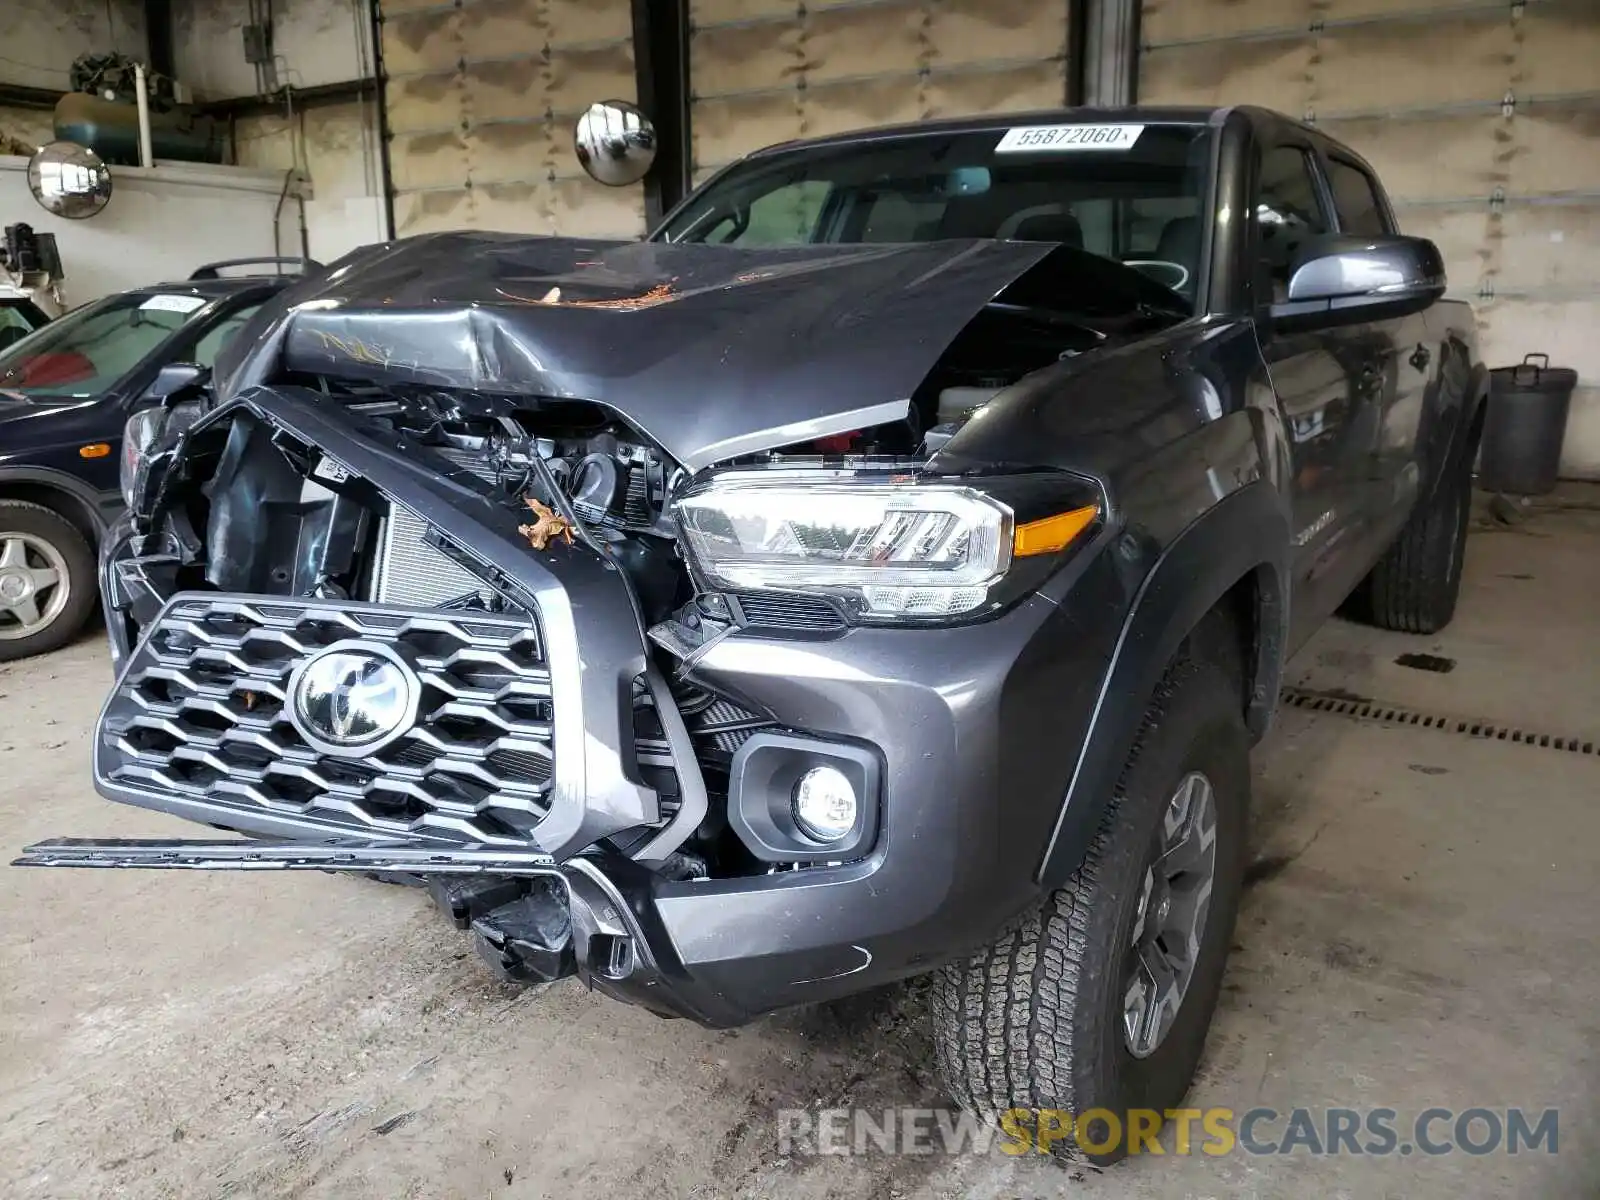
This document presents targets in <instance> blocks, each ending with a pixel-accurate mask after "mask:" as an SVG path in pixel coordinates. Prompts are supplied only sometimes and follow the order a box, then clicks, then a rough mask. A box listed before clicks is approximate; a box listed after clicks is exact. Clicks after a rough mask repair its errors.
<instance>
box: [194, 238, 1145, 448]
mask: <svg viewBox="0 0 1600 1200" xmlns="http://www.w3.org/2000/svg"><path fill="white" fill-rule="evenodd" d="M1055 249H1056V248H1055V247H1052V246H1050V245H1046V244H1041V243H1030V242H996V241H988V240H971V241H946V242H928V243H919V244H914V245H881V246H880V245H827V246H800V247H784V248H781V249H760V250H742V249H734V248H731V247H722V246H705V245H673V244H669V243H658V242H620V243H619V242H604V241H589V240H580V239H574V238H535V237H523V236H514V235H507V234H486V233H455V234H440V235H435V236H430V237H422V238H413V239H408V240H406V241H402V242H396V243H390V244H388V245H385V246H381V247H371V248H369V249H367V250H363V251H358V252H356V254H354V255H352V256H351V257H350V258H348V259H345V260H344V261H343V262H342V263H340V264H337V265H336V266H335V267H334V269H333V270H331V271H330V272H328V273H327V274H325V275H323V276H320V277H319V278H317V279H316V280H314V281H308V282H307V283H305V284H301V285H298V286H296V287H295V288H293V289H291V290H290V291H288V292H286V293H285V294H284V295H283V296H282V297H281V298H280V299H279V300H278V301H277V302H275V303H274V304H272V305H271V306H270V307H271V308H272V310H273V312H274V314H275V316H274V318H273V319H272V320H270V321H261V322H257V323H255V324H254V325H253V327H252V329H251V331H250V335H253V336H250V335H247V336H245V337H241V338H238V339H236V341H235V344H234V346H232V347H230V348H229V351H230V353H229V354H228V355H227V356H225V358H224V361H223V363H222V364H221V365H220V366H219V370H218V378H219V384H220V387H219V390H220V393H221V394H222V395H223V396H224V397H227V396H231V395H234V394H237V393H238V392H239V391H241V390H242V389H244V388H246V387H249V386H251V385H252V384H256V383H263V382H268V381H269V379H270V377H271V374H272V371H273V369H274V368H275V367H276V366H279V365H281V366H282V367H284V368H287V369H289V370H294V371H304V372H311V373H319V374H325V375H331V376H338V377H343V378H362V379H369V380H391V381H395V382H406V383H412V384H432V385H436V386H443V387H451V388H467V389H472V390H476V391H482V392H494V393H501V394H515V395H532V396H553V397H567V398H574V399H584V400H592V401H597V402H599V403H601V404H604V405H606V406H608V407H610V408H612V409H614V410H615V411H617V412H618V413H620V414H621V415H622V416H624V417H625V418H626V419H628V420H629V421H631V422H632V423H633V424H634V425H636V426H638V427H639V428H640V429H641V430H643V431H644V432H645V433H646V434H648V435H649V436H650V437H652V438H654V439H655V440H656V441H657V442H659V443H660V445H661V446H662V448H663V449H665V450H666V451H667V452H668V453H669V454H671V455H672V456H673V457H674V458H676V459H677V460H678V461H679V462H681V463H682V464H684V465H685V466H686V467H688V468H690V469H691V470H697V469H699V468H701V467H704V466H707V465H710V464H711V463H714V462H717V461H719V460H721V459H725V458H730V457H733V456H734V455H738V454H746V453H753V452H756V451H759V450H763V449H768V448H772V447H776V446H780V445H785V444H788V443H792V442H797V441H802V440H805V439H808V438H813V437H821V436H826V435H828V434H831V433H841V432H845V431H848V430H852V429H857V428H862V427H865V426H870V425H874V424H880V423H883V422H887V421H892V420H896V419H899V418H901V417H903V416H904V415H905V414H906V411H907V406H908V403H909V400H910V397H911V394H912V392H913V391H914V390H915V389H916V387H917V385H918V384H919V383H921V382H922V380H923V378H924V377H925V376H926V375H927V373H928V371H929V370H930V369H931V368H932V367H933V365H934V363H935V362H936V361H937V360H938V358H939V356H940V354H942V353H943V352H944V350H945V348H946V347H947V346H948V345H949V344H950V342H951V340H952V339H953V338H954V337H955V336H956V335H957V334H958V333H959V332H960V331H961V329H962V327H963V326H965V325H966V324H967V322H968V321H970V320H971V319H972V318H973V316H975V315H976V314H977V313H978V312H979V311H980V310H981V309H982V308H983V306H984V305H985V304H986V303H987V302H988V301H990V300H991V299H993V298H994V296H995V295H996V293H998V292H999V291H1000V290H1001V289H1002V288H1004V287H1005V286H1006V285H1007V284H1009V283H1011V282H1012V281H1013V280H1015V279H1017V278H1018V277H1019V276H1021V275H1022V274H1023V273H1024V272H1026V271H1027V270H1028V269H1029V268H1030V267H1032V266H1034V265H1035V264H1036V263H1038V262H1039V261H1041V260H1042V259H1043V258H1045V257H1046V256H1047V255H1049V254H1051V253H1052V251H1053V250H1055ZM1108 265H1109V264H1108ZM1115 269H1117V270H1121V268H1115Z"/></svg>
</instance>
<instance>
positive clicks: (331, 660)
mask: <svg viewBox="0 0 1600 1200" xmlns="http://www.w3.org/2000/svg"><path fill="white" fill-rule="evenodd" d="M421 692H422V685H421V683H420V681H419V680H418V679H417V674H416V672H415V671H413V670H412V669H411V667H410V666H409V665H407V664H406V662H405V661H404V660H403V659H402V658H400V656H399V655H397V654H395V653H394V652H393V651H392V650H390V649H389V648H388V647H386V646H381V645H376V644H374V643H371V642H340V643H338V644H337V645H333V646H329V647H328V648H327V649H326V650H323V651H320V652H319V653H317V654H315V655H313V656H312V657H311V658H308V659H307V660H306V661H305V662H304V663H302V664H301V665H300V667H299V668H298V669H297V670H296V671H295V673H294V677H293V678H292V679H290V681H289V705H288V708H289V717H290V719H291V720H292V721H293V722H294V726H295V728H296V729H297V730H299V731H300V736H301V737H303V738H305V740H306V741H307V742H308V743H310V744H311V745H312V746H313V747H315V748H316V749H318V750H321V751H323V752H324V753H326V754H345V755H352V756H355V755H366V754H372V753H373V752H375V751H377V750H380V749H382V748H383V747H384V746H387V745H388V744H389V743H390V742H392V741H394V740H395V739H396V738H397V737H399V736H400V735H401V734H403V733H405V732H406V731H407V730H408V729H410V728H411V727H412V726H413V725H414V724H416V720H417V705H418V702H419V700H420V698H421Z"/></svg>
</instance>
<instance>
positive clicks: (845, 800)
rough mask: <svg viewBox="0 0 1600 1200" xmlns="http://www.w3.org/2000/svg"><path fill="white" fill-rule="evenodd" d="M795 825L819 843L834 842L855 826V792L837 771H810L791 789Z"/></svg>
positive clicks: (813, 769)
mask: <svg viewBox="0 0 1600 1200" xmlns="http://www.w3.org/2000/svg"><path fill="white" fill-rule="evenodd" d="M794 821H795V824H796V825H798V826H799V827H800V832H801V833H803V834H805V835H806V836H807V837H809V838H815V839H816V840H817V841H819V842H837V841H838V840H839V839H840V838H842V837H844V836H845V835H846V834H848V833H849V832H850V831H851V830H852V829H854V828H855V826H856V789H855V788H854V787H852V786H851V783H850V780H849V778H848V777H847V776H846V775H845V773H844V772H843V771H841V770H839V769H838V768H837V767H812V768H811V769H810V770H809V771H807V772H806V773H805V774H804V775H802V776H800V782H799V783H797V784H795V786H794Z"/></svg>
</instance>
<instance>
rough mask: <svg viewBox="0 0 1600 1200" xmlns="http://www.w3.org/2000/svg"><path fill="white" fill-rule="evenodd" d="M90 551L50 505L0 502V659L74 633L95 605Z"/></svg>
mask: <svg viewBox="0 0 1600 1200" xmlns="http://www.w3.org/2000/svg"><path fill="white" fill-rule="evenodd" d="M95 584H96V579H95V562H94V550H93V549H92V548H91V547H90V545H89V542H88V540H87V539H86V538H85V537H84V536H83V534H81V533H80V532H78V528H77V526H75V525H73V523H72V522H71V521H69V520H67V519H66V518H65V517H63V516H62V515H61V514H60V513H58V512H56V511H55V510H54V509H50V508H46V507H45V506H44V505H42V504H29V503H27V502H26V501H22V500H0V662H11V661H13V660H15V659H19V658H30V657H32V656H33V655H35V654H44V653H46V652H47V651H50V650H55V649H57V648H59V647H61V646H64V645H66V644H67V643H68V642H70V641H71V640H72V639H73V638H75V637H76V636H77V635H78V631H79V630H81V629H82V628H83V623H84V622H85V621H86V620H88V618H89V614H90V612H91V611H93V609H94V603H95Z"/></svg>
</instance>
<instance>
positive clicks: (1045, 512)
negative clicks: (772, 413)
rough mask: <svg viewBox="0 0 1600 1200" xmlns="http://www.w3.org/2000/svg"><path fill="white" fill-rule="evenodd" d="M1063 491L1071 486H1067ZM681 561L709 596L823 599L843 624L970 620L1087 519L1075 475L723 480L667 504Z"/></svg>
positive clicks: (810, 474)
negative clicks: (682, 551)
mask: <svg viewBox="0 0 1600 1200" xmlns="http://www.w3.org/2000/svg"><path fill="white" fill-rule="evenodd" d="M1067 480H1070V482H1067ZM675 512H676V516H677V520H678V526H679V530H680V532H681V533H682V535H683V541H684V545H685V547H686V549H687V551H688V554H689V558H690V561H691V563H692V564H693V566H694V568H695V569H696V571H697V572H698V573H699V575H700V578H701V581H702V583H703V584H704V585H706V586H707V587H709V588H714V589H721V590H726V591H734V592H747V591H770V592H804V593H811V594H821V595H826V596H828V597H830V598H832V599H833V600H835V601H836V602H838V603H839V604H841V605H842V606H843V607H844V609H845V611H846V612H848V613H849V614H850V615H851V617H852V618H853V619H856V620H862V621H869V622H896V621H906V620H910V621H928V620H934V621H937V620H951V619H959V618H963V617H970V616H974V615H979V614H981V613H983V612H986V611H990V610H993V609H994V608H996V607H998V606H1000V605H1001V604H1002V603H1003V602H1004V601H1005V600H1007V599H1009V598H1012V597H1014V596H1015V595H1016V594H1018V589H1017V588H1016V587H1015V586H1007V584H1008V582H1014V581H1015V580H1016V578H1017V577H1019V576H1020V577H1021V578H1022V579H1024V580H1026V581H1029V583H1030V586H1036V585H1037V582H1038V580H1039V579H1041V578H1042V576H1043V574H1044V573H1045V571H1044V570H1043V569H1041V568H1045V567H1046V565H1047V564H1046V563H1045V562H1044V561H1043V560H1044V559H1045V557H1046V556H1049V557H1050V558H1051V559H1053V558H1054V556H1056V555H1058V554H1059V553H1060V552H1061V551H1062V550H1064V549H1065V548H1066V547H1067V546H1068V545H1070V544H1071V543H1072V542H1074V541H1075V540H1077V538H1078V537H1079V536H1080V535H1081V534H1083V533H1084V531H1086V530H1088V529H1089V528H1090V527H1091V526H1092V525H1094V523H1095V522H1096V520H1097V518H1098V517H1099V514H1100V506H1099V498H1098V494H1097V493H1096V492H1095V491H1094V490H1093V489H1092V488H1091V487H1090V486H1089V485H1088V484H1087V481H1084V480H1079V479H1078V478H1077V477H1076V476H1072V477H1065V478H1063V477H1062V476H1060V475H1056V474H1053V473H1052V474H1050V475H1049V476H1048V478H1046V477H1044V476H1009V477H1004V478H1001V479H997V480H993V481H991V480H984V481H982V483H981V486H973V485H969V484H967V483H963V482H955V481H938V480H935V481H926V482H924V481H921V480H917V479H915V478H914V477H910V476H907V475H904V474H884V473H881V472H879V473H852V472H849V471H834V470H820V469H819V470H793V471H762V470H755V471H743V472H728V473H725V474H723V475H720V476H715V477H713V478H712V479H711V480H710V481H709V482H707V483H705V484H702V485H700V486H699V487H697V488H695V489H692V490H691V491H690V492H689V493H688V494H686V495H685V496H683V497H682V498H680V499H679V500H678V502H677V505H676V509H675Z"/></svg>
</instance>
